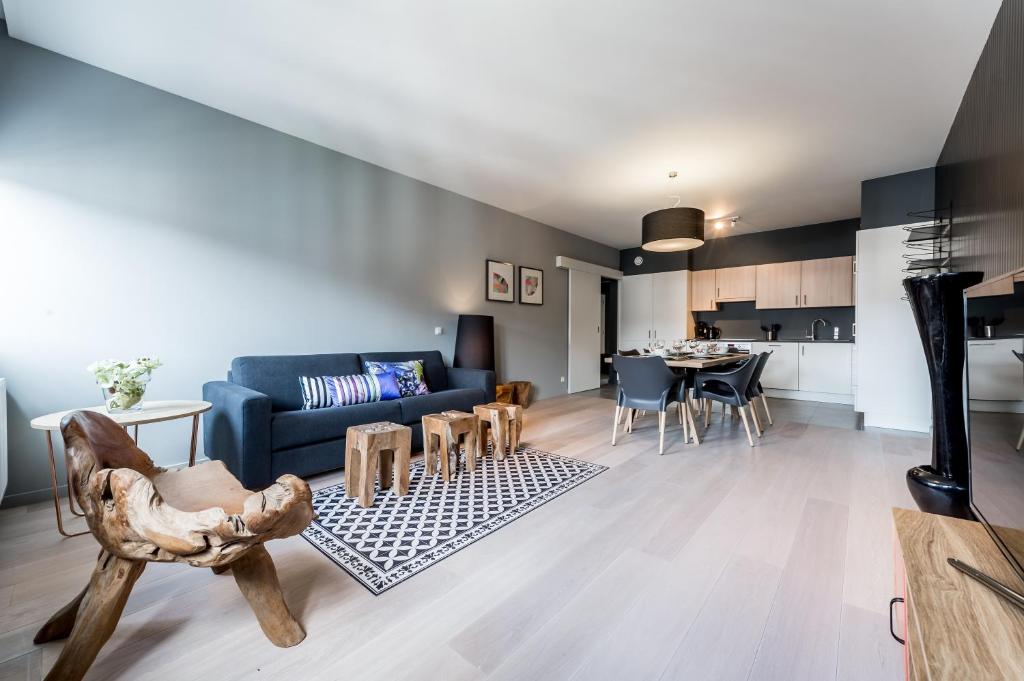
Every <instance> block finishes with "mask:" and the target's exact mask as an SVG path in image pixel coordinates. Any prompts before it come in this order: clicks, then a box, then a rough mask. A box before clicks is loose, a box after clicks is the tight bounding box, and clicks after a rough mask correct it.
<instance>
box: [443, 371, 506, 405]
mask: <svg viewBox="0 0 1024 681" xmlns="http://www.w3.org/2000/svg"><path fill="white" fill-rule="evenodd" d="M495 383H496V380H495V378H494V372H493V371H488V370H486V369H455V368H449V369H448V387H449V388H453V389H460V388H477V389H478V390H483V391H484V395H486V397H487V401H488V402H493V401H494V399H495V396H496V394H497V393H496V390H495Z"/></svg>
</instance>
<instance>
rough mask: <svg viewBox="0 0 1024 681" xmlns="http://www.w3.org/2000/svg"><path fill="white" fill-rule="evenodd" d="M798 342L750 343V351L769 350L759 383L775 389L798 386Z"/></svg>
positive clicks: (792, 388)
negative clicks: (769, 353)
mask: <svg viewBox="0 0 1024 681" xmlns="http://www.w3.org/2000/svg"><path fill="white" fill-rule="evenodd" d="M799 346H800V344H799V343H751V344H750V351H751V352H756V353H758V354H760V353H762V352H771V353H772V354H771V355H770V356H769V357H768V363H767V364H765V365H764V373H762V374H761V385H763V386H764V387H765V388H774V389H775V390H798V389H799V388H800V374H799V370H800V347H799Z"/></svg>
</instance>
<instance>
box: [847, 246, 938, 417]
mask: <svg viewBox="0 0 1024 681" xmlns="http://www.w3.org/2000/svg"><path fill="white" fill-rule="evenodd" d="M905 236H906V232H904V231H903V229H902V228H901V227H882V228H879V229H866V230H862V231H859V232H857V378H856V381H857V396H856V403H855V408H856V409H857V411H860V412H863V413H864V425H865V426H869V427H875V428H897V429H900V430H914V431H920V432H927V431H928V430H929V428H930V427H931V387H930V385H929V381H928V368H927V365H926V364H925V358H924V350H923V348H922V346H921V338H920V336H919V335H918V332H917V325H916V324H915V323H914V315H913V312H912V311H911V309H910V303H908V302H907V301H905V300H902V297H903V296H904V295H905V292H904V290H903V279H904V278H905V277H906V276H907V275H906V274H905V273H904V272H902V269H903V267H904V265H905V261H904V259H903V257H902V256H903V253H904V247H903V239H904V237H905Z"/></svg>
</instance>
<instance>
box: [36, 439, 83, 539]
mask: <svg viewBox="0 0 1024 681" xmlns="http://www.w3.org/2000/svg"><path fill="white" fill-rule="evenodd" d="M45 432H46V450H47V453H48V454H49V456H50V489H51V491H52V492H53V510H54V512H56V514H57V531H58V532H59V533H60V534H61V535H62V536H64V537H79V536H81V535H83V534H89V531H88V530H86V531H84V532H68V531H66V530H65V529H64V519H63V517H61V513H60V492H59V491H58V490H57V462H56V461H54V459H53V435H52V434H51V432H50V431H48V430H47V431H45ZM68 494H69V495H70V494H72V491H71V489H70V488H69V489H68ZM68 503H71V502H70V499H69V501H68Z"/></svg>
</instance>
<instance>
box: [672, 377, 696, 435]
mask: <svg viewBox="0 0 1024 681" xmlns="http://www.w3.org/2000/svg"><path fill="white" fill-rule="evenodd" d="M676 376H677V377H678V380H679V387H678V389H677V392H676V402H677V403H678V409H679V423H680V424H682V426H683V442H689V441H690V438H693V444H695V445H699V444H700V437H699V436H698V435H697V424H696V423H694V420H693V409H692V408H691V407H692V406H693V402H692V400H691V399H690V391H691V389H692V388H693V376H694V372H693V371H692V370H689V369H688V370H684V371H682V372H680V373H677V374H676Z"/></svg>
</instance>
